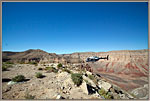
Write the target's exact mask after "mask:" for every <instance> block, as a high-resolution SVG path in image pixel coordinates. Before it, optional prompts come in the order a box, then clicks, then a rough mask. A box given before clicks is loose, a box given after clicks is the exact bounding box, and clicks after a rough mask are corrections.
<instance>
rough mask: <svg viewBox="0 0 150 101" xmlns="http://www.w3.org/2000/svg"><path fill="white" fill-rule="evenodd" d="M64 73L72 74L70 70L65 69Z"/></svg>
mask: <svg viewBox="0 0 150 101" xmlns="http://www.w3.org/2000/svg"><path fill="white" fill-rule="evenodd" d="M62 71H65V72H67V73H70V74H71V73H72V71H70V70H68V69H67V68H64V69H63V70H62Z"/></svg>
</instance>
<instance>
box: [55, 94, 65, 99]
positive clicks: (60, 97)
mask: <svg viewBox="0 0 150 101" xmlns="http://www.w3.org/2000/svg"><path fill="white" fill-rule="evenodd" d="M56 99H65V98H64V97H62V96H61V95H59V94H58V95H57V96H56Z"/></svg>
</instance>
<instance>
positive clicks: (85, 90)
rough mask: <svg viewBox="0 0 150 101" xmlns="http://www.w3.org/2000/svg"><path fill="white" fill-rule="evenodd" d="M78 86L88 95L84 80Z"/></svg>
mask: <svg viewBox="0 0 150 101" xmlns="http://www.w3.org/2000/svg"><path fill="white" fill-rule="evenodd" d="M80 88H81V89H82V91H83V92H84V93H85V94H87V95H88V89H87V84H86V82H85V81H83V82H82V85H80Z"/></svg>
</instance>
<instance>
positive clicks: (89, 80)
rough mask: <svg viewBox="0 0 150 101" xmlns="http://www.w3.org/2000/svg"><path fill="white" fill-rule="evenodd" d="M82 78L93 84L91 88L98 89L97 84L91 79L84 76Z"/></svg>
mask: <svg viewBox="0 0 150 101" xmlns="http://www.w3.org/2000/svg"><path fill="white" fill-rule="evenodd" d="M82 77H83V79H84V80H87V81H88V82H89V83H90V84H91V86H93V87H96V85H95V83H94V82H93V81H92V80H91V79H89V78H88V77H86V76H85V75H83V76H82Z"/></svg>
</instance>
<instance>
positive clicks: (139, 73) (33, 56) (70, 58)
mask: <svg viewBox="0 0 150 101" xmlns="http://www.w3.org/2000/svg"><path fill="white" fill-rule="evenodd" d="M148 51H149V50H147V49H145V50H120V51H109V52H78V53H72V54H61V55H58V54H55V53H47V52H45V51H43V50H40V49H37V50H33V49H30V50H27V51H24V52H9V51H4V52H3V53H2V59H3V62H13V63H15V64H18V63H19V64H27V63H30V62H35V63H38V66H39V65H47V64H50V63H53V64H58V63H62V64H63V65H65V66H72V65H75V64H78V65H79V66H78V69H81V70H82V67H85V66H88V67H86V69H87V70H88V71H89V70H90V72H92V73H93V74H96V75H100V76H101V77H103V78H104V79H105V80H106V81H107V82H109V83H111V84H113V85H116V86H118V87H120V88H121V89H122V90H123V91H126V92H128V93H132V94H133V95H134V96H136V98H139V99H145V98H146V99H147V98H148V73H149V68H148V67H149V64H148ZM91 56H98V57H106V56H108V59H100V60H98V61H96V62H86V59H87V58H88V57H91ZM24 68H25V67H24ZM84 78H86V77H84ZM106 85H107V84H106ZM108 85H109V84H108ZM82 86H83V85H82ZM104 88H105V89H107V87H104ZM109 90H110V89H109Z"/></svg>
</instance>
